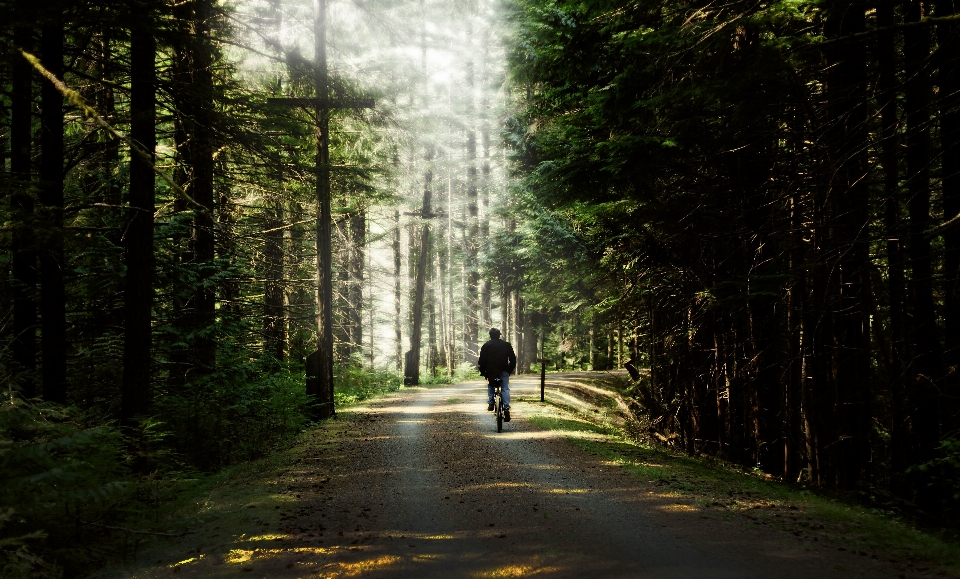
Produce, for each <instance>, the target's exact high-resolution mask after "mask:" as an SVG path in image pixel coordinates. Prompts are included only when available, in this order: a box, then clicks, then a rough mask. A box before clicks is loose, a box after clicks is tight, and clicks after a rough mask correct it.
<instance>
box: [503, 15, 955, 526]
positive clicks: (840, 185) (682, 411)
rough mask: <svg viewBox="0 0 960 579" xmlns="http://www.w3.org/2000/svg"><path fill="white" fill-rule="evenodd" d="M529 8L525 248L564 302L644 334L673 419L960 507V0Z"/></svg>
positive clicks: (782, 468) (916, 498)
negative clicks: (958, 3)
mask: <svg viewBox="0 0 960 579" xmlns="http://www.w3.org/2000/svg"><path fill="white" fill-rule="evenodd" d="M512 18H513V21H514V22H515V23H516V24H517V32H516V35H515V36H514V37H513V40H512V44H511V52H510V67H511V73H512V78H513V81H514V83H515V84H516V86H515V89H514V90H515V91H516V92H517V93H518V94H519V95H520V97H519V101H520V103H521V104H522V106H521V107H519V110H520V113H519V114H518V115H516V117H515V118H514V119H513V122H512V124H511V126H510V128H509V130H508V131H507V139H509V141H510V142H511V144H512V145H513V146H514V153H515V161H516V170H517V172H518V175H519V177H520V179H521V180H520V183H519V185H517V187H516V190H515V197H516V202H517V203H518V204H519V205H520V206H521V207H522V208H523V210H524V212H525V215H526V219H524V220H523V227H522V229H521V231H522V233H521V234H520V240H519V241H518V242H509V243H505V244H504V245H503V248H504V249H506V248H508V247H516V248H518V249H517V251H515V252H514V255H513V257H502V259H504V260H505V261H515V260H519V261H520V262H522V263H523V264H524V267H525V268H526V269H527V273H526V277H525V280H526V281H525V283H527V284H529V285H530V286H531V289H532V291H535V292H538V293H539V295H542V296H543V298H542V299H543V305H544V307H553V308H555V309H557V310H558V311H562V312H564V314H563V316H564V319H567V320H570V323H571V324H573V325H574V326H576V328H577V329H576V330H572V331H573V332H579V334H580V335H581V336H582V335H583V334H584V333H585V332H586V330H587V329H588V328H589V329H590V331H591V332H594V331H601V332H603V333H606V334H611V335H612V334H613V333H620V334H621V335H622V336H623V339H624V340H625V341H626V342H628V343H629V345H630V356H631V358H633V360H634V361H635V364H636V365H638V366H644V367H647V368H649V372H648V373H646V374H644V375H643V377H642V379H641V380H640V381H639V383H638V385H637V397H638V399H639V400H640V401H641V402H642V403H643V404H644V405H645V407H646V408H647V409H648V410H649V411H650V412H651V417H652V419H653V421H652V428H653V429H655V431H656V433H657V434H658V435H659V436H661V437H662V438H664V439H665V440H671V441H672V443H673V444H676V445H678V446H680V447H682V448H683V449H685V450H686V451H687V452H690V453H704V454H711V455H717V456H721V457H724V458H726V459H729V460H732V461H735V462H739V463H741V464H743V465H744V466H748V467H753V466H756V467H757V468H760V469H762V470H763V471H764V472H767V473H770V474H773V475H777V476H782V477H783V478H784V479H786V480H791V481H793V480H800V481H807V482H809V483H813V484H816V485H821V486H825V487H831V488H839V489H849V490H856V491H859V492H860V493H862V496H863V497H864V500H874V501H876V502H877V503H879V504H882V505H885V506H887V507H890V508H901V507H904V506H906V505H919V506H920V508H921V509H922V510H924V511H926V513H927V514H928V515H930V516H933V517H941V516H948V517H954V516H955V508H956V506H957V504H956V502H955V497H956V493H957V490H958V487H957V486H956V481H957V478H956V476H957V471H956V470H955V468H956V466H955V465H956V464H957V463H956V460H957V454H956V453H957V450H956V449H957V434H958V426H960V423H958V420H960V408H958V404H960V399H958V394H960V390H958V387H960V374H958V356H960V293H958V292H960V286H958V281H960V277H958V276H960V252H958V250H960V245H958V244H960V228H958V227H957V225H958V223H957V222H956V217H957V216H958V214H960V157H958V155H960V143H958V139H960V125H958V119H960V116H958V115H960V110H958V103H960V101H958V95H957V91H958V88H960V85H958V82H960V77H958V75H957V72H956V68H957V67H958V65H960V60H958V56H960V53H958V46H960V45H958V40H960V38H958V31H957V30H956V25H955V24H954V22H955V18H956V17H955V16H954V8H953V5H952V4H950V3H946V2H942V3H928V2H920V1H917V2H879V3H870V4H867V3H863V2H858V1H852V2H772V3H754V2H743V3H736V2H734V3H732V4H731V3H725V4H722V5H719V4H711V3H704V4H697V3H682V2H681V3H676V2H660V1H652V2H647V1H641V2H617V1H610V2H604V1H598V2H576V1H570V2H566V1H533V0H529V1H520V2H516V3H514V4H513V7H512ZM534 288H535V289H534ZM547 288H549V293H548V292H546V291H545V290H546V289H547ZM558 288H559V289H558Z"/></svg>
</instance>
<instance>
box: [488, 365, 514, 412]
mask: <svg viewBox="0 0 960 579" xmlns="http://www.w3.org/2000/svg"><path fill="white" fill-rule="evenodd" d="M500 379H501V380H503V386H502V387H501V388H500V392H501V395H502V396H503V407H504V408H510V374H509V373H507V372H506V371H504V372H503V373H501V374H500ZM487 404H493V386H491V385H490V381H489V380H488V381H487Z"/></svg>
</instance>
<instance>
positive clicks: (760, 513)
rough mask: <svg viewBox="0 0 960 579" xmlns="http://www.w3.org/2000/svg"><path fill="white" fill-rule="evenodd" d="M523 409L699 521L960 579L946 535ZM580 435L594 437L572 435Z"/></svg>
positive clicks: (581, 415) (558, 414)
mask: <svg viewBox="0 0 960 579" xmlns="http://www.w3.org/2000/svg"><path fill="white" fill-rule="evenodd" d="M526 402H527V403H529V404H531V405H532V406H534V407H535V408H537V410H533V412H535V413H534V414H532V415H531V416H530V417H529V420H530V422H532V423H533V424H535V425H536V426H538V427H540V428H543V429H546V430H553V431H558V432H567V433H569V436H568V439H569V441H570V442H571V443H572V444H573V445H575V446H577V447H579V448H581V449H583V450H584V451H586V452H588V453H590V454H592V455H594V456H596V457H597V458H598V459H600V460H603V461H605V462H607V463H609V464H611V465H618V466H620V467H622V468H624V469H626V470H627V471H628V472H630V473H631V474H632V475H633V476H635V477H637V478H638V479H640V480H641V481H642V482H645V483H647V484H649V485H651V487H652V488H653V489H654V490H655V492H656V494H660V495H667V496H675V497H677V498H680V499H686V500H687V501H689V503H690V504H691V506H692V507H694V508H696V509H697V510H698V511H699V512H700V516H701V518H719V519H723V520H731V521H735V520H739V521H741V522H742V523H743V524H745V525H750V524H753V525H767V528H771V527H772V528H775V529H780V531H781V532H783V533H789V534H792V535H794V536H795V537H796V538H797V540H799V541H804V542H806V541H809V542H810V544H811V546H812V545H813V544H814V543H819V544H826V545H829V546H831V547H836V548H837V549H838V550H849V551H853V552H854V553H858V554H860V555H863V556H865V557H871V558H875V559H882V560H887V561H890V562H893V563H894V564H895V566H896V567H897V568H898V569H901V568H902V569H903V570H904V571H908V570H909V571H920V572H923V571H926V570H927V568H928V566H935V567H940V568H941V570H942V571H943V572H947V571H951V572H952V573H951V574H957V573H960V544H958V543H957V542H956V540H955V539H954V538H953V536H952V535H949V534H948V533H947V532H946V531H942V532H940V533H937V532H931V531H930V530H923V529H918V528H916V527H914V526H912V525H911V524H909V523H908V522H904V521H901V520H897V519H896V518H894V517H891V516H889V515H888V514H886V513H883V512H880V511H877V510H875V509H869V508H864V507H860V506H858V505H855V504H850V503H847V502H844V501H843V498H842V497H834V496H830V495H828V494H825V493H821V492H819V491H814V490H813V489H810V488H805V487H803V486H800V485H793V484H786V483H782V482H778V481H775V480H770V479H768V478H766V477H764V476H763V475H761V474H760V473H759V472H748V471H744V470H742V469H739V468H736V467H734V466H732V465H729V464H727V463H724V462H722V461H719V460H716V459H710V458H704V457H690V456H687V455H685V454H683V453H680V452H677V451H674V450H673V449H669V448H666V447H663V446H660V445H658V444H653V443H651V442H648V441H645V440H637V439H633V438H632V437H630V436H629V435H628V434H627V433H626V432H625V431H624V430H623V429H622V428H619V427H617V426H615V425H613V424H612V423H611V422H610V421H609V418H608V417H607V416H605V413H604V414H596V413H593V412H579V411H576V410H573V409H571V408H569V407H568V406H566V405H554V404H552V403H550V402H549V401H547V402H545V403H542V402H540V401H539V400H530V399H527V400H526ZM536 412H539V413H536ZM583 432H588V433H592V434H593V435H594V436H590V437H583V436H577V435H576V433H583ZM596 435H601V436H599V437H598V436H596Z"/></svg>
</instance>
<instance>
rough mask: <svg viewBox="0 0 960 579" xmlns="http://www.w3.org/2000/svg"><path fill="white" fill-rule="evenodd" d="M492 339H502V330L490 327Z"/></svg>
mask: <svg viewBox="0 0 960 579" xmlns="http://www.w3.org/2000/svg"><path fill="white" fill-rule="evenodd" d="M490 339H491V340H499V339H500V330H498V329H496V328H490Z"/></svg>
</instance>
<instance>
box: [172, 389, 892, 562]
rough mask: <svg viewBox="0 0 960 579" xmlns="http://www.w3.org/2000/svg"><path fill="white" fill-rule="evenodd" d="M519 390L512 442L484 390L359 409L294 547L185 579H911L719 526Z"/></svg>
mask: <svg viewBox="0 0 960 579" xmlns="http://www.w3.org/2000/svg"><path fill="white" fill-rule="evenodd" d="M511 386H512V388H513V397H514V409H513V414H514V420H513V421H512V422H510V423H507V424H505V425H504V432H503V433H500V434H498V433H497V432H496V424H495V421H494V418H493V416H492V414H491V413H488V412H486V409H485V402H486V400H485V398H486V396H485V395H486V387H485V385H483V384H481V383H480V382H479V381H477V382H472V383H468V384H460V385H455V386H449V387H441V388H430V389H417V390H415V391H412V392H411V391H404V392H402V393H398V394H394V395H391V396H388V397H386V398H381V399H379V400H377V401H376V402H373V403H371V404H369V405H367V406H364V407H361V408H354V409H351V411H350V413H349V414H345V415H344V416H343V418H342V419H341V420H342V422H343V424H344V431H343V432H341V434H340V436H338V437H337V438H336V439H335V440H332V441H326V442H321V443H318V444H317V445H316V446H314V447H313V450H311V454H308V455H306V456H304V459H303V460H302V461H301V464H298V465H296V466H295V467H293V468H292V469H291V470H289V471H287V472H286V473H285V477H286V480H287V481H295V483H296V484H291V485H289V486H286V487H284V489H283V491H282V493H286V494H285V495H284V496H286V497H288V499H289V502H288V503H285V504H287V510H284V511H276V512H281V513H284V514H283V516H282V518H281V520H280V522H279V527H280V528H279V531H280V532H279V533H277V534H274V535H269V534H265V535H263V536H260V537H247V538H246V539H245V541H246V543H243V545H244V546H243V548H241V549H237V548H236V547H237V545H238V544H240V543H233V544H231V545H226V544H221V545H219V546H218V547H219V549H214V550H213V551H209V550H208V551H205V553H209V555H207V556H206V557H205V558H203V560H202V561H200V563H201V564H198V565H191V566H185V567H184V568H183V570H182V571H183V572H182V573H181V576H197V577H214V576H237V575H241V576H244V577H271V578H273V577H358V576H362V577H373V578H378V577H418V578H425V577H426V578H428V577H527V576H537V577H540V576H542V577H577V578H583V577H604V578H605V577H610V578H617V577H630V578H651V579H654V578H655V579H673V578H677V579H679V578H684V579H722V578H723V579H726V578H730V579H733V578H762V577H769V578H794V577H795V578H798V579H799V578H803V579H809V578H810V577H816V578H817V579H819V578H821V577H860V576H863V577H898V575H899V574H898V573H897V572H896V571H895V570H894V569H893V568H892V567H890V566H889V565H888V564H887V563H883V562H880V561H874V560H871V559H869V558H866V557H858V556H857V555H854V554H851V553H849V552H847V553H842V552H838V551H836V549H835V548H828V547H826V546H824V545H817V544H816V543H809V542H806V543H805V542H801V541H799V540H797V539H796V538H794V537H792V536H790V535H788V534H786V533H783V532H779V531H774V530H772V529H769V528H765V527H761V528H757V527H751V526H749V525H748V524H747V522H746V520H745V519H743V518H741V517H735V518H732V519H731V520H729V521H723V520H720V519H719V518H717V517H705V516H704V513H703V512H701V511H699V510H698V509H697V508H696V507H695V506H693V505H691V504H688V503H685V502H684V501H683V500H682V499H678V498H677V497H676V496H670V495H667V494H664V493H663V492H662V490H661V489H660V488H659V487H657V486H656V485H655V484H653V481H644V480H639V479H638V478H637V476H635V475H633V474H630V473H628V472H627V471H626V470H625V469H622V468H619V467H617V466H616V465H611V464H608V463H605V462H603V461H602V460H601V459H599V458H597V457H595V456H591V455H589V454H587V453H586V452H583V451H581V450H579V449H578V448H577V447H575V446H573V445H571V444H570V443H569V442H567V441H566V440H564V438H563V436H562V435H560V434H557V433H554V432H544V431H542V430H539V429H538V428H537V427H535V426H534V425H533V424H531V423H530V422H528V421H527V420H526V419H525V417H526V416H528V415H529V413H530V412H531V411H534V410H535V408H534V407H533V406H531V405H530V404H528V403H525V402H522V401H519V402H518V399H527V400H531V399H534V398H537V399H538V398H539V382H538V380H537V379H535V378H515V379H514V380H512V381H511ZM274 508H278V509H279V508H281V507H274ZM271 512H274V511H271ZM266 524H267V523H264V525H266ZM218 550H219V553H217V552H216V551H218ZM197 552H199V548H198V549H197ZM168 569H169V567H168ZM175 572H177V573H180V572H181V570H180V569H179V568H177V569H176V570H175ZM168 573H169V571H168Z"/></svg>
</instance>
